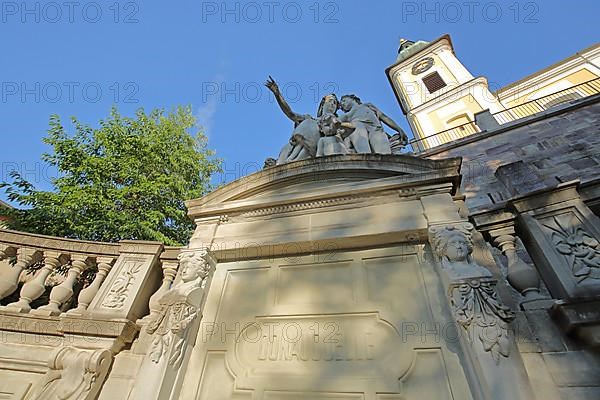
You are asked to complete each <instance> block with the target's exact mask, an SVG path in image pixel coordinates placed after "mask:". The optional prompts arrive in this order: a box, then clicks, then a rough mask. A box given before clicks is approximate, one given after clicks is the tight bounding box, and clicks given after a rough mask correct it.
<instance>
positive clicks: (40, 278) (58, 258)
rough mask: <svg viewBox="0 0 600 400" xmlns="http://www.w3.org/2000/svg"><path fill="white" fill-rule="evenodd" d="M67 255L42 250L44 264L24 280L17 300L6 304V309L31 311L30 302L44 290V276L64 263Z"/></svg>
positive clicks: (67, 257) (19, 311)
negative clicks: (31, 277) (26, 280)
mask: <svg viewBox="0 0 600 400" xmlns="http://www.w3.org/2000/svg"><path fill="white" fill-rule="evenodd" d="M68 260H69V256H68V255H66V254H61V253H59V252H55V251H47V252H44V266H43V267H42V268H41V269H40V270H39V271H38V272H37V274H36V275H35V277H34V278H33V279H31V280H30V281H28V282H26V283H25V284H24V285H23V287H22V288H21V293H20V297H19V301H16V302H14V303H10V304H9V305H8V306H6V310H7V311H12V312H18V313H28V312H29V311H31V302H32V301H34V300H36V299H37V298H39V297H40V296H41V295H42V294H44V292H45V291H46V285H45V283H46V278H48V276H49V275H50V274H51V273H52V272H53V271H54V270H55V269H56V268H58V267H59V266H61V265H64V264H65V263H66V262H67V261H68Z"/></svg>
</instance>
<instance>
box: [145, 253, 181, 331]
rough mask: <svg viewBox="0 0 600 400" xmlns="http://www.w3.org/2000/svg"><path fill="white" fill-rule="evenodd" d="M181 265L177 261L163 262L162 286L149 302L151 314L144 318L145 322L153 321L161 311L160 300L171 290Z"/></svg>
mask: <svg viewBox="0 0 600 400" xmlns="http://www.w3.org/2000/svg"><path fill="white" fill-rule="evenodd" d="M178 266H179V264H178V262H177V260H163V262H162V271H163V280H162V284H161V285H160V287H159V288H158V290H157V291H156V292H154V294H153V295H152V296H150V300H149V302H148V303H149V304H148V305H149V308H150V314H149V315H147V316H145V317H144V318H142V321H143V322H146V321H149V320H151V319H153V318H154V317H155V316H156V315H157V314H158V313H159V311H160V305H159V304H158V300H159V299H160V298H161V297H162V295H163V294H165V292H166V291H167V290H169V289H170V288H171V284H172V283H173V280H175V276H176V275H177V268H178Z"/></svg>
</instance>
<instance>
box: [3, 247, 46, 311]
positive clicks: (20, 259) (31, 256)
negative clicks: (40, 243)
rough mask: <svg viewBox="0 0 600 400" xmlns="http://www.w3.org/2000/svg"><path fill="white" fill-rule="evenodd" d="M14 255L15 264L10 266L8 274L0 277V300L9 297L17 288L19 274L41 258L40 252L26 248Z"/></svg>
mask: <svg viewBox="0 0 600 400" xmlns="http://www.w3.org/2000/svg"><path fill="white" fill-rule="evenodd" d="M5 254H6V253H5ZM16 255H17V263H16V264H15V265H13V266H12V268H11V270H10V273H9V274H7V275H6V276H2V277H0V299H3V298H5V297H6V296H10V295H11V294H12V293H13V292H14V291H15V290H16V289H17V287H18V286H19V276H20V275H21V272H22V271H23V270H24V269H25V268H27V267H29V266H30V265H32V264H34V263H36V262H38V261H40V260H41V258H42V253H41V252H40V251H38V250H35V249H30V248H26V247H24V248H20V249H18V250H17V252H16Z"/></svg>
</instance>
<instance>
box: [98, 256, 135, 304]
mask: <svg viewBox="0 0 600 400" xmlns="http://www.w3.org/2000/svg"><path fill="white" fill-rule="evenodd" d="M142 266H143V263H141V262H138V261H130V262H129V265H128V266H126V267H125V268H123V272H121V275H120V276H119V277H118V278H117V279H115V283H114V284H113V286H112V287H111V288H110V290H109V292H108V294H107V295H106V298H105V299H104V301H103V302H102V307H107V308H121V307H123V304H125V300H127V296H128V294H129V288H130V287H131V285H132V284H133V281H134V279H135V276H136V274H137V273H138V272H140V271H141V269H142Z"/></svg>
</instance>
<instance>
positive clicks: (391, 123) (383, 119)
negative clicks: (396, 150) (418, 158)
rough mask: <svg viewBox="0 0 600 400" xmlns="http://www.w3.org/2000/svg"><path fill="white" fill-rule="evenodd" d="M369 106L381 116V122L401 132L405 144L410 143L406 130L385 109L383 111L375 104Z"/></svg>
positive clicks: (378, 116)
mask: <svg viewBox="0 0 600 400" xmlns="http://www.w3.org/2000/svg"><path fill="white" fill-rule="evenodd" d="M367 105H368V106H369V108H370V109H371V110H373V111H374V112H375V114H377V118H379V120H380V121H381V122H383V123H384V124H386V125H387V126H389V127H390V128H392V129H393V130H395V131H396V132H398V133H399V134H400V138H401V140H402V142H404V143H405V144H406V143H408V136H407V135H406V133H405V132H404V129H402V128H400V126H399V125H398V124H397V123H396V122H395V121H394V120H393V119H391V118H390V117H388V116H387V115H386V114H385V113H384V112H383V111H381V110H380V109H379V108H377V107H376V106H375V105H374V104H371V103H369V104H367Z"/></svg>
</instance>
